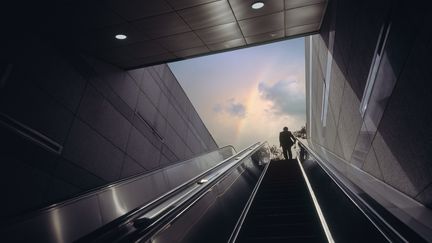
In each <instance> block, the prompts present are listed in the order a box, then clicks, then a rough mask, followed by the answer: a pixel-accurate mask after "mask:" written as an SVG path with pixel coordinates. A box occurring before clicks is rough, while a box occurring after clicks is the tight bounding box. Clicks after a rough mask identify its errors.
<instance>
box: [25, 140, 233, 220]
mask: <svg viewBox="0 0 432 243" xmlns="http://www.w3.org/2000/svg"><path fill="white" fill-rule="evenodd" d="M226 148H232V149H233V150H234V152H235V153H236V152H237V151H236V149H235V148H234V146H232V145H226V146H223V147H221V148H217V149H214V150H212V151H208V152H204V153H201V154H199V155H196V156H195V157H193V158H190V159H187V160H184V161H180V162H178V163H174V164H170V165H169V166H167V167H164V168H157V169H155V170H150V171H143V172H141V173H138V174H135V175H132V176H130V177H126V178H123V179H120V180H117V181H115V182H112V183H109V184H108V185H103V186H99V187H96V188H93V189H90V190H88V191H86V192H83V193H82V194H80V195H77V196H75V197H73V198H69V199H66V200H63V201H61V202H59V203H54V204H51V205H48V206H46V207H43V208H40V209H37V210H34V211H32V212H31V213H28V214H26V215H23V217H22V218H27V217H32V216H33V215H37V214H40V213H43V212H46V211H49V210H52V209H53V208H60V207H62V206H63V205H67V204H70V203H73V202H76V201H79V200H81V199H83V198H86V197H90V196H93V195H97V194H100V193H101V192H103V191H106V190H109V189H111V188H113V187H118V186H121V185H124V184H128V183H131V182H133V181H135V180H138V179H140V178H141V177H144V176H147V175H149V174H151V173H155V172H157V171H160V170H163V169H167V168H169V167H172V166H178V165H181V164H182V163H186V162H189V161H190V160H193V159H195V158H198V157H200V156H203V155H205V154H210V153H213V152H216V151H220V150H223V149H226ZM231 157H232V156H231ZM217 165H218V164H217ZM217 165H215V166H217ZM174 189H175V188H174ZM174 189H173V190H174ZM20 219H21V218H20ZM17 221H20V220H19V219H18V220H17Z"/></svg>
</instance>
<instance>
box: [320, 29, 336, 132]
mask: <svg viewBox="0 0 432 243" xmlns="http://www.w3.org/2000/svg"><path fill="white" fill-rule="evenodd" d="M334 35H335V31H334V30H332V31H330V32H329V47H328V49H327V65H326V73H325V80H324V87H325V91H323V92H324V94H323V107H322V111H321V122H322V125H323V127H325V126H326V125H327V113H328V99H329V93H330V82H331V70H332V64H333V55H332V53H333V48H334Z"/></svg>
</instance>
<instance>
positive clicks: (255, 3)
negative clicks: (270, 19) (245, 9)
mask: <svg viewBox="0 0 432 243" xmlns="http://www.w3.org/2000/svg"><path fill="white" fill-rule="evenodd" d="M251 7H252V8H253V9H260V8H262V7H264V3H263V2H254V3H252V5H251Z"/></svg>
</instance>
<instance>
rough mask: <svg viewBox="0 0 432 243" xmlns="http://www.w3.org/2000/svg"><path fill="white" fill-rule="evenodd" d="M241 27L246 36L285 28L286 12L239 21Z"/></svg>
mask: <svg viewBox="0 0 432 243" xmlns="http://www.w3.org/2000/svg"><path fill="white" fill-rule="evenodd" d="M239 25H240V29H241V31H242V32H243V35H244V36H246V37H249V36H253V35H259V34H263V33H267V32H272V31H276V30H280V29H284V13H283V12H279V13H275V14H270V15H265V16H260V17H256V18H251V19H246V20H242V21H239Z"/></svg>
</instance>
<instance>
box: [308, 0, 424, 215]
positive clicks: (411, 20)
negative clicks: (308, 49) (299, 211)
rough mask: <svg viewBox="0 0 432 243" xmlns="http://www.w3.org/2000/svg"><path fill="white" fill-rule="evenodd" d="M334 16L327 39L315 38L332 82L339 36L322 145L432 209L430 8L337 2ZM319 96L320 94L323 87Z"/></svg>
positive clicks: (324, 35)
mask: <svg viewBox="0 0 432 243" xmlns="http://www.w3.org/2000/svg"><path fill="white" fill-rule="evenodd" d="M327 11H328V12H327V15H326V17H325V18H326V19H325V20H324V23H323V26H322V29H321V32H320V35H319V36H317V37H314V48H315V49H314V52H315V53H318V55H319V56H318V57H317V61H319V62H320V63H321V66H322V67H321V68H322V70H324V71H322V76H323V77H322V78H323V79H325V68H326V58H327V56H326V55H327V54H326V53H327V50H328V49H329V44H330V43H329V42H330V36H329V33H330V31H331V30H334V31H335V32H334V33H335V38H334V50H333V53H332V56H333V65H332V72H331V83H330V97H329V109H328V112H329V115H328V117H327V125H326V127H325V128H322V124H320V123H319V122H315V127H314V128H315V130H316V131H317V132H316V133H315V134H317V135H318V137H317V138H316V139H318V140H319V141H316V142H318V143H320V144H321V145H322V146H324V147H326V148H327V149H329V150H330V151H332V152H334V153H336V154H337V155H339V156H341V157H342V158H344V159H345V160H346V161H349V162H350V163H351V164H352V165H354V166H356V167H359V168H361V169H362V170H364V171H366V172H368V173H369V174H371V175H373V176H374V177H376V178H378V179H380V180H382V181H384V182H386V183H387V184H389V185H391V186H393V187H394V188H396V189H398V190H399V191H402V192H404V193H405V194H407V195H409V196H410V197H412V198H414V199H416V200H418V201H420V202H422V203H423V204H425V205H426V206H428V207H431V206H432V205H431V204H432V184H431V183H432V163H431V162H430V158H431V157H432V150H431V149H430V148H431V147H432V146H431V145H432V144H431V143H432V139H431V138H432V128H431V127H430V124H432V112H430V111H429V110H428V109H429V108H428V107H430V105H429V104H431V102H430V94H431V93H432V84H431V83H430V82H429V81H430V77H431V71H430V66H431V61H430V56H431V50H432V42H431V35H432V29H430V28H429V27H428V26H430V24H431V23H430V20H428V19H426V16H427V12H426V11H429V10H428V8H427V7H426V6H422V5H421V4H416V5H415V4H408V3H405V2H403V1H399V2H398V3H397V2H393V1H372V0H368V1H353V0H350V1H342V0H337V1H330V3H329V6H328V10H327ZM332 17H334V19H335V22H334V24H332V23H331V19H332ZM386 23H390V25H388V26H389V32H388V36H387V39H386V40H385V42H384V38H383V39H382V42H381V43H383V44H384V43H385V45H377V41H378V40H379V36H380V32H384V34H382V36H384V37H385V29H386V28H385V26H386ZM321 39H322V43H323V44H322V45H321V47H322V48H320V43H319V42H320V40H321ZM377 46H378V47H377ZM381 47H382V48H383V52H382V55H381V56H380V57H381V61H380V65H379V68H378V69H377V72H376V78H375V79H374V81H375V82H374V85H373V86H372V87H373V88H372V89H371V90H372V92H371V95H370V99H369V102H368V106H367V109H366V111H365V113H364V116H363V117H362V115H361V113H360V103H361V101H362V98H363V95H364V94H363V93H364V90H365V89H366V88H367V80H368V75H369V73H370V69H371V66H373V60H374V58H376V56H375V50H376V49H377V50H379V49H380V48H381ZM323 48H324V49H325V51H324V50H321V49H323ZM378 52H379V51H378ZM314 81H315V80H314ZM318 81H319V79H318ZM320 87H322V86H318V89H319V88H320ZM316 92H317V93H316V95H317V96H316V97H321V95H322V94H321V93H320V92H321V89H319V90H318V91H316ZM320 102H321V101H320V100H319V99H317V101H316V104H314V106H315V107H317V109H318V110H320V109H321V107H322V104H321V103H320ZM317 115H318V116H317ZM314 116H315V117H319V113H317V114H315V115H314Z"/></svg>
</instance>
